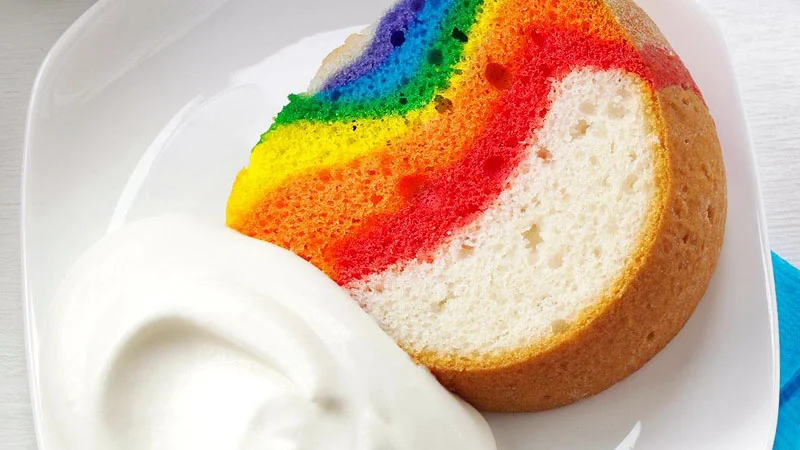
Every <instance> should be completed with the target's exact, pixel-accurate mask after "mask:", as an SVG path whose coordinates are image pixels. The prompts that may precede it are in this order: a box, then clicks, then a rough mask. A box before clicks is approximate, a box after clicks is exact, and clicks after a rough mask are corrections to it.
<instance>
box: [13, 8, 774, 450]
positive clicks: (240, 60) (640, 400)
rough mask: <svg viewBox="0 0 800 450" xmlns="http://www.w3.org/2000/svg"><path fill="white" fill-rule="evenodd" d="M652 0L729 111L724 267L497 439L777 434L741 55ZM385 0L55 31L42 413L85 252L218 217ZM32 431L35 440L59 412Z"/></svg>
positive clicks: (32, 320)
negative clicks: (239, 179)
mask: <svg viewBox="0 0 800 450" xmlns="http://www.w3.org/2000/svg"><path fill="white" fill-rule="evenodd" d="M640 3H641V6H642V7H644V8H645V9H646V10H647V11H648V12H649V13H650V14H651V15H652V17H653V18H654V19H655V21H656V22H657V23H658V24H659V25H660V26H661V28H662V30H663V31H664V32H665V34H666V35H667V37H668V38H670V40H671V41H672V43H673V44H674V46H675V48H676V50H677V51H678V53H680V54H681V55H682V56H683V58H684V60H685V62H686V64H687V66H688V67H689V69H690V70H691V72H692V73H693V75H694V76H695V78H696V80H697V82H698V84H699V85H700V88H701V89H702V91H703V93H704V94H705V97H706V99H707V101H708V104H709V106H710V108H711V112H712V114H713V116H714V118H715V120H716V122H717V125H718V127H719V132H720V138H721V140H722V146H723V148H724V154H725V163H726V165H727V170H728V178H729V182H730V186H729V198H730V208H729V219H728V224H729V225H728V229H727V235H726V239H725V245H724V248H723V251H722V259H721V262H720V265H719V269H718V270H717V272H716V274H715V276H714V278H713V280H712V282H711V286H710V288H709V290H708V293H707V295H706V297H705V299H704V300H703V301H702V303H701V304H700V307H699V309H698V310H697V313H696V314H695V315H694V316H693V317H692V319H691V320H690V321H689V324H688V325H687V326H686V328H685V329H684V330H683V331H682V332H681V333H680V335H679V336H678V337H677V338H676V339H675V340H674V341H673V342H672V343H671V344H670V345H669V346H668V347H667V348H666V350H664V352H662V353H661V354H659V355H658V356H657V357H656V358H655V359H654V360H653V361H652V362H651V363H649V364H647V366H646V367H644V368H643V369H642V370H641V371H639V372H638V373H636V374H635V375H634V376H632V377H630V378H629V379H627V380H625V381H624V382H622V383H620V384H618V385H617V386H615V387H613V388H612V389H610V390H608V391H607V392H605V393H603V394H601V395H598V396H596V397H594V398H591V399H589V400H586V401H583V402H581V403H579V404H576V405H574V406H570V407H566V408H562V409H559V410H556V411H551V412H545V413H538V414H519V415H490V416H488V420H489V422H490V423H491V425H492V428H493V430H494V432H495V435H496V437H497V441H498V443H499V447H500V449H501V450H523V449H555V450H562V449H563V450H575V449H588V450H594V449H598V450H600V449H602V450H605V449H608V450H612V449H615V448H617V446H620V447H624V448H629V447H630V446H632V445H633V444H635V446H636V448H637V449H646V450H661V449H663V450H675V449H682V450H692V449H703V450H712V449H721V450H739V449H741V450H754V449H764V450H766V449H769V448H771V446H772V440H773V435H774V431H775V424H776V417H777V405H778V401H777V398H778V397H777V392H778V351H777V348H778V347H777V345H778V344H777V343H778V337H777V328H776V313H775V300H774V293H773V287H772V285H771V280H772V277H771V266H770V262H769V261H770V260H769V253H768V250H767V249H768V248H769V247H768V245H767V238H766V232H765V227H764V223H765V221H764V214H763V208H762V201H761V198H760V192H759V187H758V181H757V177H756V170H755V164H754V157H753V153H752V150H751V147H750V141H749V137H748V132H747V126H746V123H745V120H744V115H743V113H742V107H741V103H740V99H739V92H738V89H737V86H736V82H735V80H734V78H733V75H732V70H731V64H730V61H729V58H728V56H727V51H726V48H725V45H724V42H723V40H722V37H721V34H720V32H719V30H718V28H717V27H716V26H715V25H714V24H713V23H712V21H711V20H709V17H708V15H707V13H706V12H704V11H703V10H702V9H701V8H700V7H699V6H698V5H697V4H695V3H694V2H692V1H691V0H672V1H669V2H666V1H663V0H640ZM387 6H388V0H379V1H376V0H340V1H335V2H334V1H329V0H293V1H290V2H287V1H279V0H173V1H169V2H163V1H161V0H137V1H125V0H101V1H99V2H98V3H97V4H96V5H95V6H94V7H93V8H92V9H91V10H89V11H88V12H87V13H86V14H85V15H84V16H83V17H81V19H80V20H78V22H76V23H75V25H74V26H72V28H70V29H69V31H67V33H66V34H65V35H64V36H63V37H62V38H61V39H60V40H59V41H58V43H57V44H56V46H55V47H54V48H53V50H52V51H51V52H50V55H49V56H48V58H47V60H46V62H45V63H44V66H43V67H42V69H41V72H40V74H39V78H38V80H37V82H36V87H35V89H34V93H33V99H32V103H31V109H30V117H29V121H28V139H27V149H26V156H25V185H24V201H23V203H24V214H23V216H24V217H23V220H24V225H23V227H24V230H23V231H24V239H23V241H24V255H25V284H26V297H25V298H26V300H25V301H26V310H27V333H28V344H29V360H30V375H31V385H32V392H33V403H34V409H35V411H36V414H37V416H38V415H39V412H40V411H38V408H39V400H38V373H37V366H38V360H37V358H38V346H37V339H38V336H39V332H40V321H39V320H40V315H41V313H42V311H44V310H46V309H47V307H48V303H49V302H50V299H51V297H52V295H53V292H54V290H55V288H56V286H57V285H58V283H59V281H60V280H61V278H62V277H63V275H64V274H65V272H66V271H67V270H68V269H69V267H70V266H71V264H72V263H73V261H75V259H76V258H77V257H78V256H79V255H80V254H81V253H82V252H83V251H84V250H85V249H86V248H87V247H88V246H89V245H91V244H92V243H93V242H94V241H96V240H97V239H98V238H100V237H101V236H102V235H103V234H104V233H106V232H107V231H108V230H109V229H113V228H115V227H118V226H120V225H122V224H124V223H125V222H128V221H131V220H135V219H138V218H142V217H146V216H151V215H157V214H162V213H175V212H182V213H187V214H191V215H194V216H197V217H199V218H201V219H204V220H208V221H212V222H216V223H222V222H223V220H224V207H225V202H226V198H227V194H228V192H229V189H230V186H231V182H232V180H233V178H234V176H235V175H236V173H237V172H238V170H239V169H240V168H241V167H243V166H244V165H245V164H246V162H247V159H248V155H249V151H250V148H251V147H252V145H253V144H254V143H255V142H256V140H257V139H258V136H259V135H260V133H261V132H263V131H264V130H266V129H267V128H268V126H269V124H270V120H271V117H272V116H273V115H274V114H275V113H276V112H277V111H278V110H279V109H280V107H281V106H282V104H283V103H284V101H285V99H286V95H287V94H288V93H290V92H293V91H294V92H296V91H302V90H304V89H305V87H306V85H307V82H308V81H309V80H310V78H311V76H312V75H313V73H314V72H315V70H316V68H317V66H318V63H319V61H321V59H322V57H323V56H324V55H325V54H327V53H328V52H329V51H330V50H331V49H333V48H334V47H336V46H338V45H339V44H340V43H341V42H342V41H343V39H344V37H345V36H347V35H348V34H349V33H351V32H353V31H355V30H359V29H361V28H362V24H366V23H369V22H372V21H374V20H375V19H376V18H377V17H379V15H380V13H381V12H382V10H383V9H384V8H385V7H387ZM37 431H38V433H39V439H40V442H41V441H42V436H43V435H45V434H46V433H47V431H48V430H46V429H42V428H41V427H39V429H38V430H37ZM40 447H41V446H40ZM41 449H42V450H57V449H53V448H43V447H41Z"/></svg>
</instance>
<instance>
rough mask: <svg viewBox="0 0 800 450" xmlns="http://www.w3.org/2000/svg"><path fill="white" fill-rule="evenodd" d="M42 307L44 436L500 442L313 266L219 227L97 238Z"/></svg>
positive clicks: (180, 444)
mask: <svg viewBox="0 0 800 450" xmlns="http://www.w3.org/2000/svg"><path fill="white" fill-rule="evenodd" d="M45 320H46V322H45V330H44V337H43V341H42V343H41V349H40V351H41V353H40V361H41V363H40V372H41V375H40V379H41V396H42V398H41V400H42V405H43V417H42V420H43V422H42V427H41V429H42V430H41V431H42V432H43V436H42V438H43V440H44V442H45V445H46V448H47V449H48V450H50V449H64V450H100V449H102V450H116V449H130V450H150V449H153V450H155V449H159V450H173V449H176V450H186V449H191V450H204V449H208V450H212V449H213V450H228V449H231V450H232V449H242V450H244V449H247V450H255V449H263V450H266V449H269V450H321V449H326V450H368V449H369V450H390V449H398V450H421V449H446V448H457V449H460V450H471V449H475V450H489V449H495V448H496V446H495V443H494V438H493V437H492V434H491V431H490V430H489V427H488V425H487V424H486V422H485V421H484V420H483V418H482V417H481V416H480V415H479V414H478V413H477V412H476V411H474V410H473V409H472V408H470V407H469V406H468V405H467V404H465V403H464V402H462V401H461V400H459V399H457V398H456V397H455V396H453V395H452V394H450V393H449V392H447V391H446V390H445V389H444V388H442V387H441V386H440V385H439V384H438V383H437V382H436V380H435V379H434V377H433V376H432V375H431V374H430V373H429V372H428V371H427V370H426V369H424V368H422V367H418V366H416V365H415V364H414V363H413V362H412V361H411V360H410V359H409V357H408V356H407V355H406V354H405V353H404V352H403V351H402V350H401V349H400V348H399V347H398V346H397V345H396V344H395V343H394V342H393V341H392V340H391V339H390V338H389V337H388V336H387V335H385V334H384V333H383V332H382V331H381V330H380V328H379V327H378V326H377V325H376V324H375V323H373V322H372V320H371V319H370V318H369V317H368V316H367V315H366V314H365V313H364V312H363V311H361V309H359V307H358V306H357V305H356V303H355V302H354V301H352V300H351V299H350V297H349V296H348V295H347V293H346V292H345V291H344V290H342V289H341V288H340V287H339V286H337V285H336V284H335V283H334V282H333V281H331V280H330V279H328V278H327V277H326V276H325V275H324V274H323V273H322V272H320V271H318V270H317V269H316V268H314V267H313V266H311V265H310V264H309V263H307V262H306V261H304V260H302V259H301V258H299V257H297V256H295V255H294V254H292V253H290V252H288V251H285V250H283V249H280V248H278V247H276V246H273V245H270V244H267V243H264V242H259V241H256V240H254V239H250V238H247V237H245V236H241V235H239V234H237V233H235V232H233V231H231V230H228V229H226V228H224V227H212V226H209V225H205V224H201V223H197V222H194V221H192V220H189V219H186V218H177V217H165V218H156V219H148V220H146V221H142V222H138V223H135V224H133V225H129V226H127V227H126V228H123V229H122V230H119V231H117V232H115V233H113V234H111V235H109V236H107V237H105V238H103V239H102V240H101V241H100V242H99V243H97V244H96V245H95V246H94V247H92V248H91V249H90V250H89V251H88V253H86V254H85V255H84V256H83V257H82V258H81V259H80V260H79V261H78V262H77V264H76V265H75V266H74V267H73V268H72V270H71V271H70V273H69V275H68V276H67V278H66V279H65V281H64V282H63V284H62V286H61V287H60V289H59V293H58V294H57V296H56V299H55V300H54V304H53V306H52V308H50V309H49V311H48V313H47V317H46V319H45Z"/></svg>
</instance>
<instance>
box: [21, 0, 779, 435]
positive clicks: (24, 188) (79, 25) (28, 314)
mask: <svg viewBox="0 0 800 450" xmlns="http://www.w3.org/2000/svg"><path fill="white" fill-rule="evenodd" d="M123 1H124V0H98V1H97V2H96V3H94V4H93V5H91V6H90V7H89V8H88V9H87V10H86V11H84V12H83V14H81V15H80V16H79V17H78V18H77V19H76V20H75V22H73V23H72V24H71V25H70V26H69V27H68V28H67V29H66V31H64V33H63V34H62V35H61V36H60V37H59V38H58V39H57V40H56V42H55V43H54V44H53V46H52V47H51V48H50V50H49V51H48V52H47V54H46V56H45V58H44V60H43V61H42V64H41V65H40V67H39V69H38V71H37V74H36V77H35V78H34V82H33V86H32V88H31V94H30V100H29V102H28V107H27V114H26V119H25V138H24V143H23V151H22V164H21V170H22V173H21V177H20V180H21V181H20V184H21V186H20V197H19V200H20V213H19V214H20V220H19V227H20V228H19V238H20V284H21V295H20V301H21V302H22V303H23V305H22V314H23V323H24V326H25V331H24V338H25V358H26V364H25V366H26V369H27V379H28V389H29V392H30V394H29V397H30V400H31V412H32V416H33V431H34V437H35V441H36V445H37V447H38V448H39V449H44V448H45V447H44V445H43V441H42V433H41V423H42V418H41V409H40V407H39V405H40V404H41V399H40V392H39V387H38V368H37V358H36V355H35V354H34V352H35V351H36V349H37V347H38V336H37V333H36V332H35V330H36V323H35V319H34V317H35V311H34V310H33V304H32V301H31V298H30V289H29V279H28V271H29V269H28V236H27V229H28V227H27V223H28V185H29V175H30V157H31V154H32V148H31V147H32V145H31V140H32V136H33V135H34V131H33V127H32V125H33V123H34V121H35V117H34V116H35V113H36V111H37V110H38V108H39V102H40V97H41V95H42V91H43V87H42V85H43V80H45V79H46V77H48V76H50V75H51V73H52V72H53V70H54V66H57V64H56V61H58V60H59V59H62V58H64V57H65V55H66V54H67V53H68V52H67V50H68V49H69V48H70V46H71V45H73V44H75V42H76V41H77V40H78V38H79V36H80V35H81V34H82V33H84V32H85V31H86V30H87V29H89V28H90V27H91V26H92V23H93V22H94V21H95V19H97V18H98V17H99V16H101V15H102V13H103V12H104V11H105V10H106V9H108V8H110V7H111V6H112V5H114V4H116V3H122V2H123ZM632 1H633V2H634V3H637V4H638V3H639V0H632ZM673 2H674V3H677V2H683V4H684V6H685V7H687V8H692V9H694V11H695V12H696V13H697V14H699V15H700V16H702V19H703V21H704V22H705V23H706V24H707V26H709V27H712V28H713V31H714V33H715V34H716V35H717V36H719V38H720V40H721V42H722V44H723V46H722V47H723V49H724V54H723V55H722V56H723V57H724V59H725V63H726V67H725V68H724V69H725V70H726V71H727V72H729V73H730V75H731V81H732V83H733V87H734V88H735V95H734V97H733V98H732V101H734V102H735V104H736V105H737V106H738V108H737V109H738V115H739V116H740V119H741V122H742V124H743V125H744V128H743V130H741V132H742V142H743V143H744V144H746V145H747V150H748V151H746V152H744V153H745V157H746V158H747V159H748V162H749V164H748V168H747V170H748V172H749V173H750V175H751V176H752V177H753V178H752V179H753V181H754V187H753V194H754V201H755V213H756V214H755V216H756V222H757V225H758V237H759V246H760V251H761V259H762V263H761V267H762V268H763V272H764V276H765V281H766V283H765V288H766V293H765V294H766V300H767V302H766V303H767V310H768V315H769V326H770V330H771V352H772V361H773V367H772V374H773V380H772V385H773V393H772V396H771V399H770V400H771V408H770V425H769V427H768V429H767V433H768V436H767V437H766V440H765V444H766V447H765V450H771V449H772V447H773V445H774V441H775V438H776V432H777V425H778V412H779V405H780V401H779V399H780V387H781V386H780V336H779V328H778V305H777V294H776V291H775V279H774V273H773V264H772V252H771V248H770V246H769V233H768V228H767V216H766V210H765V206H764V205H765V202H764V191H763V185H762V183H761V175H760V173H759V171H758V167H759V166H758V155H757V154H756V151H755V146H754V143H753V140H752V125H751V124H750V122H749V121H748V120H747V113H746V111H745V107H744V102H743V96H742V90H741V85H740V80H739V77H738V76H737V74H736V71H735V67H734V65H733V60H732V58H731V52H730V48H729V46H728V43H727V40H726V39H725V33H724V32H723V30H722V28H721V26H720V25H719V22H718V21H717V20H716V19H715V18H714V16H713V14H712V13H711V11H710V10H709V9H708V7H706V6H705V5H703V4H701V3H700V2H699V0H677V1H676V0H673Z"/></svg>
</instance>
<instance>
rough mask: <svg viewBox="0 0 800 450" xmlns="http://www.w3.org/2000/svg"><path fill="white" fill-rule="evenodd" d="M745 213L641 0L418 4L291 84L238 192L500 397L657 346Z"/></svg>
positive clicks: (489, 405)
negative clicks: (296, 85)
mask: <svg viewBox="0 0 800 450" xmlns="http://www.w3.org/2000/svg"><path fill="white" fill-rule="evenodd" d="M725 217H726V189H725V172H724V167H723V164H722V157H721V151H720V147H719V142H718V139H717V134H716V130H715V126H714V123H713V121H712V119H711V117H710V116H709V113H708V109H707V107H706V105H705V103H704V100H703V98H702V96H701V95H700V93H699V91H698V88H697V86H696V85H695V83H694V82H693V80H692V78H691V76H690V74H689V72H688V71H687V70H686V68H685V67H684V66H683V64H682V63H681V61H680V59H679V58H678V56H677V55H676V54H675V53H674V52H673V51H672V50H671V48H670V46H669V44H668V43H667V42H666V40H665V39H664V38H663V36H662V35H661V34H660V32H659V31H658V29H657V28H656V26H655V25H654V24H653V23H652V22H651V21H650V19H649V18H648V17H647V16H646V15H645V14H644V13H643V12H642V11H641V10H640V9H639V8H638V7H637V6H635V5H634V4H633V3H631V2H630V1H628V0H607V1H605V2H603V1H601V0H483V1H481V0H402V1H400V2H399V3H397V4H395V5H394V6H393V7H392V9H391V10H389V11H388V12H387V13H386V15H385V16H384V17H383V18H382V19H381V20H380V22H379V23H377V24H376V25H375V26H373V27H371V28H369V29H368V30H366V31H365V32H364V33H362V34H358V35H355V36H352V37H351V38H349V39H348V41H347V42H346V43H345V45H344V46H343V47H342V48H340V49H337V50H336V51H334V52H333V53H332V54H331V55H330V56H329V57H328V58H327V59H326V60H325V62H324V63H323V67H322V69H321V70H320V72H319V74H318V75H317V77H316V78H315V79H314V81H313V82H312V86H311V89H310V91H309V92H307V93H304V94H299V95H292V96H290V98H289V103H288V104H287V105H286V106H285V107H284V109H283V110H282V111H281V112H280V113H279V114H278V116H277V117H276V118H275V120H274V123H273V124H272V126H271V127H270V129H269V131H267V132H266V133H265V134H264V135H263V136H262V137H261V141H260V142H259V144H258V145H257V146H256V147H255V149H254V150H253V153H252V156H251V160H250V164H249V166H248V167H247V168H246V169H244V170H242V172H241V173H240V174H239V176H238V177H237V179H236V181H235V184H234V187H233V191H232V193H231V196H230V200H229V203H228V208H227V223H228V225H229V226H230V227H232V228H233V229H235V230H238V231H240V232H241V233H244V234H246V235H249V236H252V237H255V238H258V239H262V240H265V241H269V242H272V243H275V244H278V245H280V246H283V247H285V248H287V249H289V250H291V251H293V252H295V253H297V254H299V255H301V256H302V257H304V258H305V259H307V260H308V261H310V262H311V263H313V264H314V265H316V266H317V267H319V268H320V269H321V270H323V271H324V272H325V273H327V274H328V275H329V276H330V277H331V278H333V279H334V280H336V281H337V282H338V283H339V284H340V285H341V286H343V287H344V288H346V289H347V290H348V291H349V292H350V293H351V295H352V296H353V298H354V299H355V300H356V301H358V302H359V303H360V304H361V306H362V307H363V308H364V309H365V310H366V311H367V312H368V313H369V314H371V315H372V316H373V317H374V318H375V320H376V321H377V322H378V323H379V324H380V325H381V327H382V328H383V329H384V330H385V331H386V332H387V333H388V334H390V335H391V336H392V337H393V338H394V339H395V340H396V341H397V342H398V344H399V345H400V346H401V347H403V348H404V349H405V350H406V351H407V352H408V353H409V354H410V355H411V356H412V357H413V358H414V359H415V360H417V361H418V362H420V363H421V364H424V365H426V366H428V367H429V368H430V369H431V371H432V372H433V373H434V374H435V375H436V376H437V377H438V378H439V380H440V381H441V382H442V384H444V385H445V386H446V387H447V388H449V389H451V390H452V391H454V392H456V393H457V394H459V395H461V396H462V397H463V398H465V399H466V400H467V401H469V402H471V403H472V404H473V405H475V406H476V407H478V408H480V409H483V410H488V411H532V410H540V409H547V408H552V407H556V406H560V405H564V404H568V403H571V402H574V401H576V400H579V399H581V398H583V397H586V396H589V395H592V394H595V393H597V392H600V391H602V390H604V389H606V388H607V387H609V386H611V385H612V384H614V383H615V382H617V381H619V380H621V379H623V378H625V377H626V376H628V375H630V374H631V373H633V372H634V371H636V370H637V369H638V368H640V367H641V366H642V365H644V364H645V363H646V362H647V361H648V360H649V359H650V358H652V357H653V356H654V355H655V354H656V353H657V352H658V351H659V350H661V349H662V348H663V347H664V346H665V345H666V344H667V343H668V342H669V341H670V340H671V339H672V338H673V337H674V336H675V334H676V333H677V332H678V331H679V330H680V329H681V328H682V327H683V325H684V323H685V322H686V321H687V320H688V318H689V316H690V315H691V314H692V312H693V310H694V308H695V306H696V305H697V303H698V301H699V300H700V298H701V297H702V295H703V293H704V292H705V289H706V287H707V285H708V281H709V278H710V276H711V273H712V271H713V270H714V267H715V266H716V262H717V257H718V254H719V250H720V247H721V244H722V236H723V231H724V225H725Z"/></svg>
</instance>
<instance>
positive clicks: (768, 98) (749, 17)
mask: <svg viewBox="0 0 800 450" xmlns="http://www.w3.org/2000/svg"><path fill="white" fill-rule="evenodd" d="M94 1H95V0H0V449H3V450H5V449H9V450H11V449H35V448H36V444H35V441H34V436H33V428H32V422H31V412H30V402H29V399H28V382H27V377H26V365H25V352H24V340H23V323H22V303H21V299H20V269H19V259H20V250H19V186H20V166H21V162H22V145H23V136H24V128H25V114H26V109H27V103H28V97H29V94H30V91H31V87H32V85H33V80H34V76H35V75H36V71H37V69H38V67H39V65H40V64H41V62H42V60H43V58H44V56H45V54H46V53H47V51H48V49H49V48H50V47H51V46H52V45H53V43H54V42H55V41H56V39H58V36H60V35H61V33H62V32H63V31H64V30H65V29H66V28H67V27H68V26H69V25H70V24H71V23H72V22H73V21H74V20H75V19H76V18H77V17H78V16H79V15H80V14H81V13H82V12H83V11H84V10H86V9H87V8H88V7H89V6H90V5H91V4H92V3H94ZM131 1H132V0H131ZM664 1H669V0H664ZM698 1H699V2H701V3H703V4H705V5H707V6H708V7H709V8H710V9H711V10H712V11H713V13H714V15H715V16H716V18H717V19H718V20H719V22H720V24H721V25H722V27H723V29H724V31H725V34H726V37H727V40H728V44H729V46H730V48H731V52H732V54H733V59H734V64H735V66H736V73H737V76H738V78H739V82H740V84H741V87H742V91H743V96H744V102H745V110H746V112H747V116H748V120H749V122H750V127H751V130H752V137H753V142H754V145H755V148H756V152H757V155H758V163H759V171H760V174H761V182H762V185H763V191H764V197H765V199H766V209H767V217H768V223H769V234H770V239H771V244H772V248H773V249H774V250H776V251H777V252H778V253H780V254H781V255H782V256H784V257H785V258H787V259H788V260H789V261H791V262H793V263H795V264H800V25H798V21H800V0H698Z"/></svg>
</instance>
